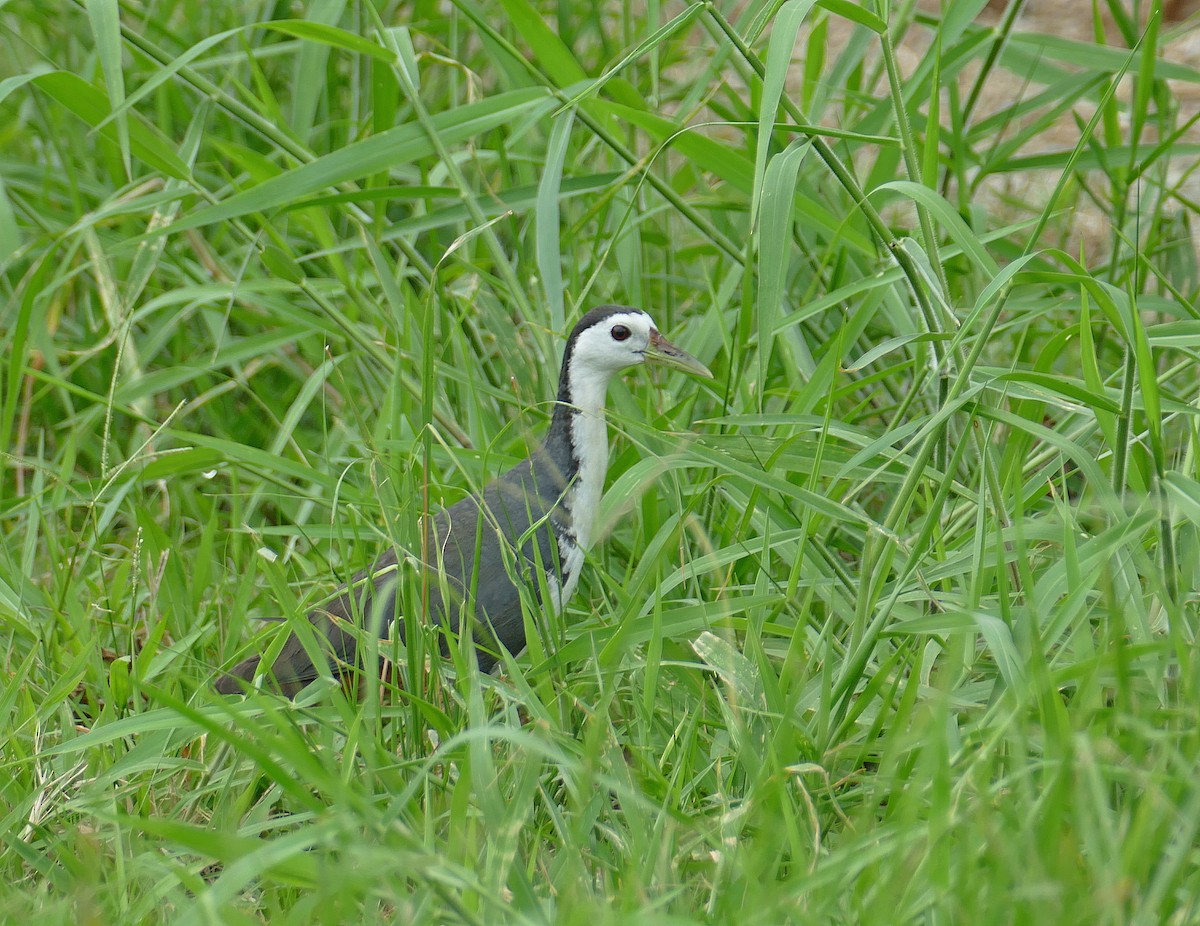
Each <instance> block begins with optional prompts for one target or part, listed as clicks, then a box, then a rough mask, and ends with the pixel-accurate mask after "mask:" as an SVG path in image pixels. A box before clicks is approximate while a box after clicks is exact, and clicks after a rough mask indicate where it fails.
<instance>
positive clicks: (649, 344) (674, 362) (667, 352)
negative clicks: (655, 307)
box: [564, 305, 712, 382]
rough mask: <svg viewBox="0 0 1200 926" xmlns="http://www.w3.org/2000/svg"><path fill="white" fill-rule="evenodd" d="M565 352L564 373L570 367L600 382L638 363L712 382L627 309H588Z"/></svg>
mask: <svg viewBox="0 0 1200 926" xmlns="http://www.w3.org/2000/svg"><path fill="white" fill-rule="evenodd" d="M567 351H568V356H567V357H566V358H565V361H566V362H565V363H564V373H565V372H567V370H566V368H567V366H568V365H570V367H573V368H574V369H575V370H576V371H577V375H585V376H588V377H589V378H592V377H594V378H596V379H599V380H602V381H603V382H607V381H608V379H609V378H610V377H611V376H612V375H613V374H615V373H618V372H620V371H621V370H624V369H627V368H628V367H633V366H637V365H639V364H642V363H657V364H662V365H663V366H669V367H674V368H675V369H677V370H683V371H684V372H686V373H691V374H693V375H694V376H703V377H705V378H707V379H712V373H711V372H710V371H709V369H708V367H706V366H705V365H704V364H702V363H701V362H700V361H699V360H697V359H696V358H695V357H693V356H692V355H691V354H689V353H687V351H684V350H681V349H680V348H678V347H676V346H675V345H674V344H672V343H671V342H670V341H668V340H667V339H666V338H664V337H663V336H662V335H661V334H660V333H659V331H658V328H656V327H655V325H654V319H652V318H651V317H650V316H649V315H647V314H646V313H645V312H643V311H642V310H641V309H632V308H629V307H627V306H613V305H606V306H601V307H600V308H598V309H592V311H590V312H588V313H587V314H586V315H585V316H583V318H581V319H580V320H579V323H578V324H576V326H575V328H574V329H573V330H572V331H571V337H570V338H569V339H568V341H567Z"/></svg>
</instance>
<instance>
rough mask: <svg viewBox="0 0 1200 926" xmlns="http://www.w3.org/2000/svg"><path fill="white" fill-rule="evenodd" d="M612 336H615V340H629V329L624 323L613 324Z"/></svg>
mask: <svg viewBox="0 0 1200 926" xmlns="http://www.w3.org/2000/svg"><path fill="white" fill-rule="evenodd" d="M612 337H613V340H614V341H628V340H629V329H628V328H626V327H625V326H624V325H613V327H612Z"/></svg>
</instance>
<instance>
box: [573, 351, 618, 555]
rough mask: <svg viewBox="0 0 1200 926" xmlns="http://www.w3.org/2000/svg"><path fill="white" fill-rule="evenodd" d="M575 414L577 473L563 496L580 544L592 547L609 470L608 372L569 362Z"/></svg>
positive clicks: (574, 433) (574, 437)
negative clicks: (597, 514) (593, 534)
mask: <svg viewBox="0 0 1200 926" xmlns="http://www.w3.org/2000/svg"><path fill="white" fill-rule="evenodd" d="M568 376H569V380H568V382H569V384H570V389H571V399H572V403H571V404H572V405H573V406H574V414H573V415H572V416H571V443H572V445H573V449H574V451H575V458H576V459H577V460H578V461H579V472H578V474H577V475H576V477H575V481H574V483H573V484H572V485H571V487H570V488H569V489H568V490H567V495H566V498H565V499H564V501H565V503H566V507H567V508H568V509H569V510H570V512H571V527H572V530H573V531H574V533H575V538H576V540H577V541H578V542H579V545H580V546H581V547H582V548H584V549H587V548H588V547H589V546H591V543H592V540H593V539H594V538H593V536H592V531H593V529H594V527H595V519H596V511H597V509H598V508H599V507H600V496H601V495H602V494H603V492H604V477H605V475H606V474H607V473H608V425H607V424H606V423H605V420H604V399H605V394H606V393H607V392H608V381H609V379H610V378H611V374H610V373H609V372H608V371H598V370H596V369H595V368H589V367H586V366H582V365H577V364H576V363H575V362H572V364H571V369H570V370H569V371H568Z"/></svg>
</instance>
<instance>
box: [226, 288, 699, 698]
mask: <svg viewBox="0 0 1200 926" xmlns="http://www.w3.org/2000/svg"><path fill="white" fill-rule="evenodd" d="M642 364H662V365H665V366H668V367H673V368H675V369H679V370H683V371H684V372H687V373H690V374H692V375H694V376H698V377H701V378H707V379H711V378H712V372H711V371H710V370H709V369H708V367H706V366H705V365H704V364H703V363H701V362H700V361H699V360H697V359H696V358H695V357H693V356H692V355H691V354H689V353H687V352H686V351H684V350H682V349H680V348H678V347H676V346H675V345H674V344H672V343H671V342H670V341H668V340H667V339H666V338H665V337H663V335H662V334H661V333H659V330H658V328H657V327H656V326H655V323H654V320H653V319H652V318H651V317H650V315H649V314H647V313H646V312H645V311H643V310H641V309H637V308H632V307H630V306H622V305H603V306H599V307H598V308H594V309H592V310H591V311H589V312H588V313H586V314H585V315H584V316H583V317H582V318H581V319H580V320H579V321H578V322H577V323H576V325H575V326H574V328H573V329H572V330H571V333H570V335H569V337H568V338H567V343H566V348H565V350H564V352H563V360H562V368H561V370H560V373H559V378H558V394H557V397H556V399H555V403H554V408H553V413H552V415H551V419H550V427H549V429H548V430H547V432H546V435H545V438H544V439H543V440H542V442H541V444H540V446H538V447H537V448H536V449H535V450H534V452H533V453H532V454H531V455H530V456H529V457H528V458H527V459H525V460H523V461H522V462H520V463H518V464H517V465H516V466H514V467H513V468H512V469H510V470H508V471H507V472H505V473H503V474H502V475H500V476H499V477H497V478H496V479H495V480H494V481H492V482H491V483H489V484H488V485H486V486H485V487H484V488H483V489H482V490H481V491H479V492H476V493H474V494H472V495H469V496H467V497H466V498H464V499H462V500H461V501H459V502H457V503H456V504H454V505H451V506H450V507H449V508H446V509H444V510H443V511H441V512H440V513H439V514H437V515H436V516H435V517H433V518H431V519H427V524H426V526H425V530H424V531H423V547H422V555H421V557H420V558H419V559H418V560H417V563H418V566H419V568H420V569H424V570H427V571H428V574H429V575H428V578H429V581H428V583H427V586H426V587H427V593H426V595H423V596H422V597H423V601H424V602H425V605H426V607H427V613H426V615H425V616H426V618H427V619H428V620H431V621H432V622H434V623H436V624H437V625H438V626H439V627H442V628H446V627H448V628H449V629H450V630H451V631H453V632H458V631H459V628H460V625H461V618H462V617H464V616H465V617H467V618H468V619H470V620H471V631H472V634H473V638H472V640H473V643H474V645H475V655H476V659H477V662H478V665H479V669H480V671H481V672H488V671H490V670H491V669H492V668H493V667H494V666H495V664H496V663H497V661H498V660H499V659H500V648H503V649H504V650H507V651H508V652H509V653H512V654H514V655H515V654H517V653H519V652H520V651H521V650H522V649H524V647H525V620H524V616H523V612H522V606H521V585H522V584H524V585H525V586H526V588H527V589H528V590H529V592H532V594H533V596H534V600H536V601H537V602H538V604H539V605H541V606H547V605H548V606H549V607H551V608H553V609H554V610H555V612H556V613H557V612H560V611H561V609H562V608H563V607H564V606H565V605H566V603H567V601H568V600H569V599H570V598H571V597H572V595H573V594H574V592H575V589H576V586H577V585H578V583H579V575H580V571H581V570H582V567H583V560H584V554H585V551H586V550H587V549H588V548H589V547H590V545H591V543H592V542H593V541H594V540H595V528H596V515H597V512H598V509H599V505H600V499H601V495H602V493H603V490H604V480H605V475H606V473H607V470H608V452H609V447H608V428H607V424H606V422H605V417H604V410H605V399H606V396H607V392H608V385H609V382H610V381H611V380H612V378H613V377H614V376H615V375H616V374H618V373H620V372H621V371H623V370H626V369H629V368H631V367H635V366H639V365H642ZM412 560H413V558H412V557H408V556H406V555H405V554H404V553H402V552H400V551H397V550H395V549H390V550H388V551H386V552H384V553H383V554H382V556H380V557H379V558H378V559H377V560H376V562H375V564H374V565H373V566H372V567H371V568H370V569H368V570H367V571H366V572H364V573H361V574H360V575H358V576H356V577H355V578H354V579H353V580H352V581H351V582H349V583H348V584H347V585H344V586H342V587H341V588H340V589H339V590H338V591H337V592H336V593H335V594H334V597H333V598H332V600H330V601H329V602H327V603H325V604H324V605H321V606H319V607H317V608H315V609H313V610H312V611H311V612H310V613H309V614H308V621H309V623H310V625H311V627H310V628H309V630H311V633H310V632H307V631H306V632H304V633H300V634H297V633H295V632H293V633H292V635H291V636H290V637H289V638H288V639H287V641H286V642H285V643H284V644H283V646H282V648H281V649H280V650H279V654H278V656H277V657H276V658H275V660H274V663H273V664H272V665H271V666H269V667H265V666H262V665H261V664H260V660H261V658H262V657H261V656H258V655H255V656H252V657H250V658H249V659H246V660H245V661H243V662H240V663H238V664H237V665H236V666H234V667H233V668H232V669H230V670H229V672H228V673H227V674H225V675H223V676H222V677H221V678H219V679H218V680H217V682H216V685H215V687H216V690H217V691H218V692H220V693H222V694H234V693H238V692H245V691H247V690H249V689H250V688H252V687H253V685H254V680H255V679H256V677H258V676H260V675H261V676H262V679H263V681H262V684H263V686H264V687H266V688H268V690H275V691H278V692H279V693H281V694H284V695H287V696H289V697H294V696H295V695H296V694H298V693H299V692H300V691H301V690H303V689H304V688H305V687H306V686H307V685H309V684H310V683H311V682H313V681H315V680H316V679H317V678H319V677H321V675H322V672H321V670H320V669H319V668H318V665H317V664H316V663H314V660H313V655H314V650H315V651H316V652H315V655H316V656H317V657H318V659H317V662H320V661H321V659H322V658H323V659H324V660H325V661H326V662H327V664H328V671H329V673H330V674H331V675H333V676H335V677H340V678H342V679H343V680H345V679H347V678H348V677H349V676H350V673H353V672H354V671H356V670H358V669H359V667H360V665H361V658H362V657H360V654H359V653H358V641H359V639H360V638H361V636H362V632H363V628H368V627H374V628H375V629H376V630H377V631H378V633H379V635H380V636H381V637H382V638H384V639H398V640H400V641H403V640H404V633H405V623H404V621H405V617H404V616H403V615H401V614H400V613H398V612H399V611H400V609H401V604H402V603H401V601H400V597H401V596H400V594H399V590H400V580H399V572H400V564H401V562H404V561H407V562H411V561H412ZM539 570H540V571H541V572H542V574H541V576H540V578H539V576H538V574H537V573H538V571H539ZM546 597H548V598H549V600H548V601H546V600H544V598H546ZM393 634H395V636H394V637H393ZM314 643H315V645H314ZM446 646H447V640H446V638H445V637H444V636H443V643H442V649H443V651H446ZM362 668H364V669H365V667H362ZM264 670H266V671H264Z"/></svg>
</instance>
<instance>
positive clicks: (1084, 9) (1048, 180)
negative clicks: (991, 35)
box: [795, 0, 1200, 263]
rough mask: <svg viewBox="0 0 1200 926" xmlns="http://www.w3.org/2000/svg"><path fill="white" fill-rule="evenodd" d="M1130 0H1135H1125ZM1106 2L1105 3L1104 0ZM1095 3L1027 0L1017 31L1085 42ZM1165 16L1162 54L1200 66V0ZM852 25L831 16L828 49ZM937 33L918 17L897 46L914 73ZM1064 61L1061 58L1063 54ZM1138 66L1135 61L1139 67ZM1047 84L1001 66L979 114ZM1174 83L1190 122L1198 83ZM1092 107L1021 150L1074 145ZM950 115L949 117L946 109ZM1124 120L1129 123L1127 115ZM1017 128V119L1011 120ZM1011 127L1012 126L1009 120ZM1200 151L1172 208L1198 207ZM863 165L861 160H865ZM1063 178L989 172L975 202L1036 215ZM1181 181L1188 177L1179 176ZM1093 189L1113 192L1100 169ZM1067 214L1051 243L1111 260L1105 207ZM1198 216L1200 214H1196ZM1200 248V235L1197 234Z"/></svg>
mask: <svg viewBox="0 0 1200 926" xmlns="http://www.w3.org/2000/svg"><path fill="white" fill-rule="evenodd" d="M949 2H953V0H919V4H918V5H919V7H920V8H921V9H923V10H926V11H929V12H934V13H936V12H937V11H938V9H939V8H941V6H942V4H944V3H949ZM1126 3H1127V4H1128V3H1129V0H1126ZM1006 6H1007V3H1006V2H1005V0H994V2H992V3H989V4H988V8H987V9H985V10H984V12H983V13H982V14H981V17H980V21H981V22H984V23H987V24H988V25H996V24H998V23H999V22H1000V20H1001V16H1002V14H1003V11H1004V9H1005V7H1006ZM1101 6H1104V4H1103V3H1101ZM1140 6H1141V7H1142V8H1143V10H1145V9H1148V8H1149V6H1150V4H1149V0H1142V2H1141V4H1140ZM1091 10H1092V4H1091V2H1090V0H1028V2H1027V3H1026V4H1025V5H1024V8H1023V10H1022V12H1021V15H1020V18H1019V19H1018V20H1017V25H1016V30H1015V31H1016V32H1018V33H1042V34H1057V35H1061V36H1063V37H1066V38H1072V39H1077V40H1080V41H1085V42H1092V41H1094V35H1093V23H1092V14H1091ZM1163 14H1164V22H1163V27H1162V35H1163V36H1164V37H1165V42H1164V43H1163V52H1162V56H1163V57H1164V58H1165V59H1167V60H1169V61H1173V62H1177V63H1180V64H1185V65H1187V66H1189V67H1192V68H1197V69H1200V0H1167V2H1166V3H1165V4H1164V7H1163ZM1105 26H1106V28H1105V32H1106V35H1107V38H1108V42H1109V43H1110V45H1112V46H1114V47H1124V46H1123V43H1122V41H1121V37H1120V33H1119V32H1118V30H1117V29H1116V27H1115V26H1114V25H1113V23H1112V22H1111V20H1106V23H1105ZM850 28H851V27H850V26H849V25H848V24H847V23H846V22H845V21H844V20H840V19H838V18H837V17H830V32H829V46H830V47H829V51H828V53H827V55H828V57H829V58H830V59H832V58H833V56H834V55H836V53H837V49H838V47H839V45H840V44H841V43H842V42H844V41H845V40H846V38H847V37H848V36H849V34H850ZM930 39H931V34H930V32H929V30H927V29H924V28H923V27H921V26H917V25H914V26H913V27H912V28H910V29H909V30H908V32H907V33H906V34H905V36H904V38H903V40H902V41H901V43H900V44H899V46H898V47H897V50H896V52H897V60H898V63H899V66H900V69H901V71H902V73H904V74H908V73H911V72H912V70H913V69H914V68H915V67H916V66H917V64H918V63H919V62H920V61H921V59H922V57H923V56H924V55H926V54H927V53H928V51H929V46H930ZM803 48H804V42H803V41H801V42H800V43H798V44H797V54H798V55H799V54H802V53H803ZM1059 64H1060V66H1063V65H1062V63H1061V62H1059ZM801 66H802V62H801V61H800V60H798V61H797V67H796V72H795V73H796V75H797V79H799V74H800V73H801V70H800V68H801ZM1133 70H1134V71H1135V70H1136V65H1135V67H1134V68H1133ZM978 71H979V64H978V63H976V64H974V65H973V66H972V67H969V68H968V69H966V71H965V72H964V73H963V74H962V75H960V87H961V89H962V91H963V93H964V95H965V93H966V92H967V90H968V89H969V88H970V86H971V83H972V81H973V79H974V77H975V76H976V75H977V74H978ZM1131 87H1132V76H1130V75H1127V76H1126V77H1125V78H1124V80H1123V81H1122V83H1121V86H1120V87H1119V88H1118V94H1119V96H1120V97H1121V98H1122V99H1128V98H1129V96H1130V89H1131ZM1041 89H1042V87H1040V86H1038V85H1036V84H1031V83H1029V82H1028V81H1027V80H1026V78H1025V77H1024V76H1023V75H1019V74H1013V73H1011V72H1009V71H1006V70H1004V69H1003V68H997V69H996V70H994V71H993V73H992V75H991V76H990V77H989V79H988V81H987V83H986V85H985V88H984V90H983V92H982V94H981V96H980V100H979V104H978V106H977V108H976V111H975V115H974V117H973V118H974V121H978V120H979V119H982V118H985V117H986V116H988V115H989V114H991V113H994V112H997V111H999V110H1001V109H1003V108H1005V107H1007V106H1009V105H1011V104H1012V103H1013V101H1014V100H1016V99H1019V98H1023V97H1029V96H1033V95H1035V94H1037V93H1038V92H1039V91H1040V90H1041ZM1171 89H1172V91H1173V92H1174V94H1175V98H1176V100H1177V101H1178V106H1179V115H1178V122H1179V123H1183V122H1186V121H1187V119H1189V118H1191V117H1193V116H1195V114H1196V113H1197V111H1198V110H1200V84H1196V83H1188V82H1184V81H1172V82H1171ZM877 92H879V93H881V94H883V93H886V92H887V88H886V85H885V84H883V83H881V85H880V86H879V87H878V88H877ZM942 112H943V113H945V112H946V105H945V97H944V96H943V106H942ZM1093 113H1094V108H1093V106H1092V105H1091V104H1089V103H1086V102H1081V103H1080V104H1078V105H1077V106H1076V107H1075V108H1074V114H1070V113H1068V114H1065V115H1064V116H1062V117H1061V118H1060V119H1059V120H1058V121H1057V122H1056V123H1054V124H1053V125H1052V126H1051V127H1050V128H1049V129H1048V130H1046V131H1044V132H1042V133H1040V134H1039V135H1038V136H1037V137H1036V138H1035V139H1033V140H1031V141H1030V142H1029V144H1027V145H1026V146H1025V148H1023V149H1022V150H1021V151H1020V152H1019V154H1020V155H1021V156H1027V155H1033V154H1039V153H1045V152H1049V151H1064V150H1066V151H1069V150H1071V149H1072V148H1074V147H1075V145H1076V144H1077V142H1078V141H1079V128H1078V125H1077V124H1076V119H1075V116H1078V117H1079V118H1080V119H1081V120H1082V122H1083V123H1085V124H1086V122H1087V120H1088V119H1090V118H1091V117H1092V115H1093ZM833 116H834V111H832V110H831V111H829V112H828V113H827V114H826V116H825V118H824V120H823V121H826V122H828V121H830V118H831V117H833ZM943 118H944V117H943ZM1122 127H1123V128H1124V129H1126V130H1128V123H1127V121H1123V122H1122ZM1013 128H1015V127H1013ZM1009 131H1010V133H1011V132H1012V128H1010V130H1009ZM1147 140H1150V141H1152V140H1153V136H1149V135H1147V136H1145V137H1144V139H1143V141H1144V142H1145V141H1147ZM1183 140H1184V141H1188V142H1192V143H1200V125H1197V126H1193V127H1192V129H1191V130H1189V132H1188V133H1187V135H1186V136H1185V137H1184V139H1183ZM1198 161H1200V159H1198V158H1196V157H1195V156H1191V157H1179V158H1175V159H1173V161H1172V163H1171V168H1170V171H1169V176H1168V180H1167V182H1168V185H1172V184H1180V189H1179V192H1180V194H1182V197H1183V198H1182V199H1180V198H1177V197H1169V199H1168V203H1167V206H1166V208H1167V209H1168V210H1173V211H1190V212H1194V211H1195V210H1194V206H1193V205H1192V204H1195V203H1197V202H1200V169H1196V165H1197V162H1198ZM860 166H862V165H860ZM1058 180H1059V172H1058V171H1050V170H1043V171H1026V172H1021V173H1009V174H1002V175H998V176H992V177H989V178H987V180H986V181H985V183H984V184H983V185H982V187H981V189H980V190H979V191H978V193H977V200H976V201H977V202H979V203H980V204H981V205H983V206H984V207H985V208H987V209H988V211H989V212H990V213H992V214H993V216H994V221H993V222H991V223H989V224H991V225H993V226H994V225H1000V224H1005V223H1007V222H1012V221H1018V220H1020V219H1022V218H1028V217H1029V216H1031V215H1037V214H1039V213H1040V212H1041V210H1042V208H1043V207H1044V205H1045V203H1046V201H1047V200H1048V198H1049V196H1050V194H1051V191H1052V190H1053V189H1054V187H1055V185H1056V184H1057V182H1058ZM1181 181H1182V182H1181ZM1088 184H1089V186H1090V187H1091V188H1092V190H1093V191H1094V192H1096V193H1098V194H1099V195H1101V196H1107V195H1108V190H1107V186H1106V184H1105V183H1104V181H1103V178H1102V177H1101V176H1100V175H1099V174H1098V173H1093V174H1092V175H1090V176H1089V178H1088ZM1151 195H1155V196H1156V195H1159V191H1158V190H1157V189H1148V188H1147V187H1146V186H1143V189H1142V197H1143V206H1144V205H1145V203H1146V202H1147V199H1146V197H1147V196H1151ZM891 216H892V217H894V218H896V219H897V220H898V221H899V222H900V223H901V224H903V222H904V221H905V216H904V214H903V213H902V212H892V213H891ZM1064 218H1065V222H1063V223H1060V224H1059V228H1063V229H1066V231H1065V232H1064V234H1063V235H1062V236H1061V237H1060V238H1057V239H1055V240H1053V241H1052V242H1046V243H1047V244H1051V243H1053V244H1055V245H1057V246H1061V247H1064V248H1066V249H1068V250H1070V251H1072V252H1075V253H1078V251H1079V249H1080V247H1081V246H1082V249H1083V252H1084V254H1085V255H1086V256H1087V260H1088V262H1089V263H1093V262H1098V261H1102V260H1105V259H1106V258H1107V255H1108V253H1109V251H1110V249H1111V246H1112V230H1111V228H1110V227H1109V222H1108V219H1107V217H1106V215H1105V213H1104V210H1102V209H1101V208H1099V207H1098V206H1096V205H1094V204H1092V203H1090V202H1088V201H1087V199H1086V198H1083V197H1081V198H1079V199H1078V200H1077V201H1075V208H1074V210H1073V214H1068V215H1066V216H1064ZM1193 224H1200V216H1193ZM1193 246H1194V247H1196V248H1197V253H1198V255H1200V240H1195V241H1193Z"/></svg>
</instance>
